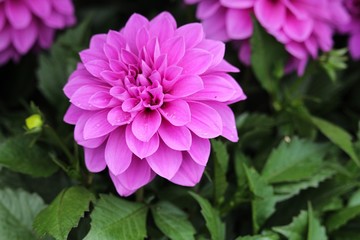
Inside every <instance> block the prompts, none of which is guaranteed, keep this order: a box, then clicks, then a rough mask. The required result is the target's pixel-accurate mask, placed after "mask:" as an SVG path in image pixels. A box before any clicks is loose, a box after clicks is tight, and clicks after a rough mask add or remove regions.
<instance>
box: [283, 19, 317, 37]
mask: <svg viewBox="0 0 360 240" xmlns="http://www.w3.org/2000/svg"><path fill="white" fill-rule="evenodd" d="M313 27H314V21H313V20H312V19H304V20H300V19H297V18H296V17H295V16H294V15H293V14H288V15H287V17H286V24H285V25H284V32H285V33H286V34H287V35H288V37H290V38H291V39H293V40H295V41H298V42H302V41H304V40H306V39H307V38H308V37H309V36H310V34H311V32H312V31H313Z"/></svg>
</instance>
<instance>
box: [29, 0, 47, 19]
mask: <svg viewBox="0 0 360 240" xmlns="http://www.w3.org/2000/svg"><path fill="white" fill-rule="evenodd" d="M26 4H27V6H28V8H30V9H31V11H32V12H33V13H35V14H36V15H37V16H38V17H40V18H46V17H47V16H49V14H50V13H51V2H50V1H49V0H26Z"/></svg>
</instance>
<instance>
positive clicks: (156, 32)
mask: <svg viewBox="0 0 360 240" xmlns="http://www.w3.org/2000/svg"><path fill="white" fill-rule="evenodd" d="M175 29H176V21H175V19H174V18H173V16H172V15H171V14H170V13H168V12H162V13H160V14H159V15H157V16H156V17H155V18H153V19H152V20H151V21H150V28H149V33H150V36H151V37H156V38H157V39H158V41H159V43H161V44H162V43H163V42H164V41H165V40H166V39H169V38H170V37H172V36H173V35H174V32H175Z"/></svg>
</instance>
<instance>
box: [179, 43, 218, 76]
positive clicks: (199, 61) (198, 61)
mask: <svg viewBox="0 0 360 240" xmlns="http://www.w3.org/2000/svg"><path fill="white" fill-rule="evenodd" d="M211 63H212V55H211V53H209V52H207V51H204V50H202V49H195V48H193V49H190V50H188V51H186V53H185V55H184V57H183V58H182V59H181V60H180V62H179V64H178V66H181V67H182V68H183V73H184V74H202V73H204V72H205V71H206V70H207V69H208V68H209V67H210V65H211Z"/></svg>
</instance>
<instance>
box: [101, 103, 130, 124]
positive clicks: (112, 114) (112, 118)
mask: <svg viewBox="0 0 360 240" xmlns="http://www.w3.org/2000/svg"><path fill="white" fill-rule="evenodd" d="M107 119H108V121H109V123H110V124H111V125H114V126H115V125H117V126H121V125H124V124H128V123H130V121H131V119H132V117H131V114H130V113H128V112H124V111H123V110H122V108H121V107H114V108H112V109H111V110H110V111H109V114H108V116H107Z"/></svg>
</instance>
